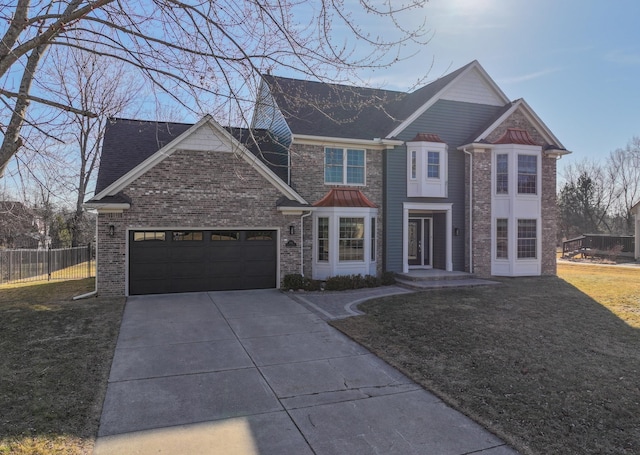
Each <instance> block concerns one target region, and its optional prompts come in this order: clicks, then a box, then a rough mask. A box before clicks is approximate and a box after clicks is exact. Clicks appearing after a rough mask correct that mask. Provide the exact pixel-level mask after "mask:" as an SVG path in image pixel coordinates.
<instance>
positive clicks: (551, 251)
mask: <svg viewBox="0 0 640 455" xmlns="http://www.w3.org/2000/svg"><path fill="white" fill-rule="evenodd" d="M507 128H522V129H525V130H527V131H528V132H529V134H530V135H531V137H532V138H533V139H534V140H535V141H536V142H537V143H539V144H543V145H542V148H543V150H544V148H545V146H546V145H551V144H547V143H546V142H545V140H544V138H543V137H542V135H541V134H540V132H539V131H538V130H537V129H536V128H534V127H533V126H532V125H531V124H530V123H529V121H528V120H527V119H526V117H525V116H524V115H523V114H522V113H521V112H519V111H516V112H514V113H513V114H512V115H511V116H510V117H509V118H507V119H506V120H505V121H504V122H503V123H502V124H501V125H500V126H498V127H497V128H496V129H495V130H494V131H492V133H491V134H490V135H489V136H487V138H486V139H487V141H488V142H493V141H495V140H497V139H498V138H500V137H501V136H502V135H503V134H504V133H505V131H506V130H507ZM554 145H555V144H554ZM541 160H542V164H541V169H542V176H541V180H542V188H541V215H542V219H541V230H542V232H540V233H539V234H538V235H541V236H542V252H541V273H542V274H543V275H555V274H556V226H557V216H558V215H557V206H556V170H557V169H556V159H555V158H553V157H548V156H545V155H544V154H542V157H541ZM465 174H466V176H467V179H466V181H467V182H469V178H468V177H469V157H467V158H466V171H465ZM468 192H469V188H468V187H467V196H465V204H466V209H467V213H469V196H468ZM491 192H492V188H491V153H490V152H489V151H486V152H481V153H478V152H476V153H475V154H474V156H473V248H472V256H473V269H474V272H475V273H476V274H477V275H478V276H484V277H486V276H490V275H491V234H492V233H491ZM468 224H469V220H467V226H468ZM467 242H468V241H467ZM466 265H467V269H468V260H467V264H466Z"/></svg>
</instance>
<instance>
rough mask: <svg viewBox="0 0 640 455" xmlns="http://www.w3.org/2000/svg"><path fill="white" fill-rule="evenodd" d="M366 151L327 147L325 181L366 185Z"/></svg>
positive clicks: (325, 153) (325, 152) (325, 150)
mask: <svg viewBox="0 0 640 455" xmlns="http://www.w3.org/2000/svg"><path fill="white" fill-rule="evenodd" d="M364 175H365V151H364V150H358V149H342V148H332V147H327V148H325V149H324V183H333V184H338V185H364Z"/></svg>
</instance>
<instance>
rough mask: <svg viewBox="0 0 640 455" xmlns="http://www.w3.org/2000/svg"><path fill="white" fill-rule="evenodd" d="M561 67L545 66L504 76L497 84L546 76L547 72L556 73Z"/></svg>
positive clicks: (514, 82)
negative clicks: (544, 67)
mask: <svg viewBox="0 0 640 455" xmlns="http://www.w3.org/2000/svg"><path fill="white" fill-rule="evenodd" d="M560 70H561V68H547V69H544V70H541V71H535V72H533V73H528V74H523V75H521V76H514V77H506V78H502V79H500V80H499V81H497V82H498V84H518V83H520V82H527V81H530V80H533V79H539V78H541V77H545V76H548V75H549V74H553V73H557V72H558V71H560Z"/></svg>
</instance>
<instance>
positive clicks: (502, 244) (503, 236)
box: [496, 218, 509, 259]
mask: <svg viewBox="0 0 640 455" xmlns="http://www.w3.org/2000/svg"><path fill="white" fill-rule="evenodd" d="M496 259H509V220H508V219H507V218H498V219H496Z"/></svg>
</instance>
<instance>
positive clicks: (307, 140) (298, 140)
mask: <svg viewBox="0 0 640 455" xmlns="http://www.w3.org/2000/svg"><path fill="white" fill-rule="evenodd" d="M291 143H292V144H304V145H337V146H344V147H354V146H359V147H364V148H366V149H369V150H386V149H392V148H394V147H396V146H399V145H403V144H404V141H399V140H396V139H380V138H375V139H352V138H344V137H329V136H311V135H308V134H292V135H291Z"/></svg>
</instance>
